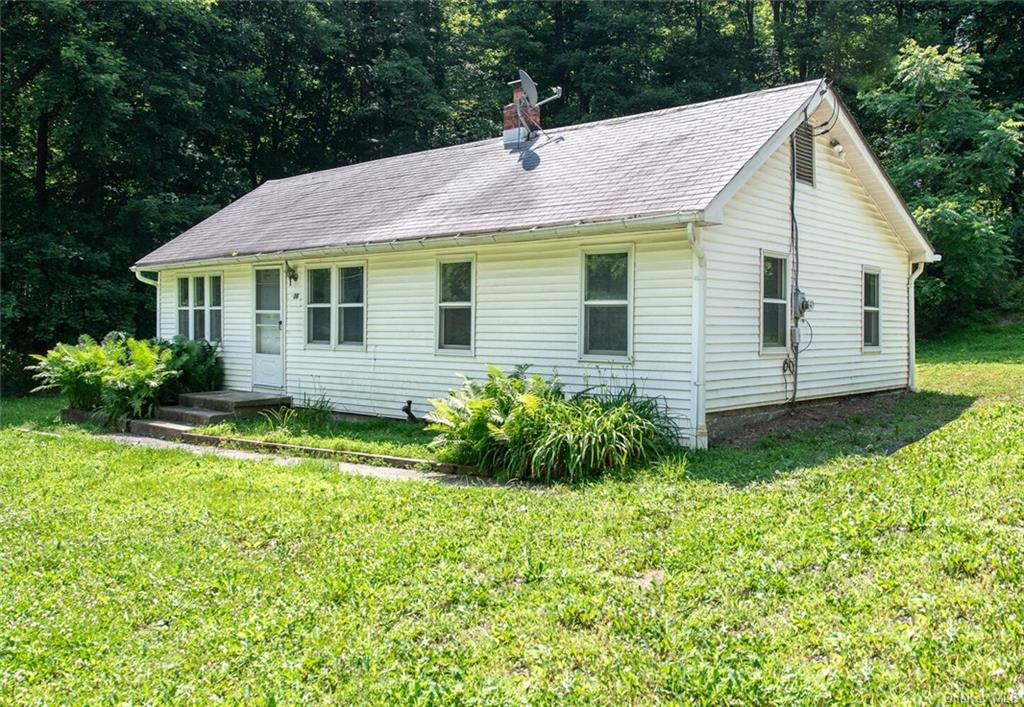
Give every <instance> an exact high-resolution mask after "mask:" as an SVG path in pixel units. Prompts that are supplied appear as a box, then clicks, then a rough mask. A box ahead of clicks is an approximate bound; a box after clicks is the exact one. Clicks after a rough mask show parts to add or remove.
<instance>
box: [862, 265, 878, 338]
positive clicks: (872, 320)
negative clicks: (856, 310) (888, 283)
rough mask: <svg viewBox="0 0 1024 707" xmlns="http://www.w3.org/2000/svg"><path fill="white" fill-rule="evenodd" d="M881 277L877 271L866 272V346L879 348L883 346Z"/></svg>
mask: <svg viewBox="0 0 1024 707" xmlns="http://www.w3.org/2000/svg"><path fill="white" fill-rule="evenodd" d="M880 280H881V278H880V276H879V273H878V271H877V270H864V297H863V310H864V320H863V321H864V324H863V328H864V346H865V348H873V347H878V346H879V345H880V344H881V339H882V331H881V326H882V323H881V317H880V315H881V311H880V298H879V295H880V294H881V293H880Z"/></svg>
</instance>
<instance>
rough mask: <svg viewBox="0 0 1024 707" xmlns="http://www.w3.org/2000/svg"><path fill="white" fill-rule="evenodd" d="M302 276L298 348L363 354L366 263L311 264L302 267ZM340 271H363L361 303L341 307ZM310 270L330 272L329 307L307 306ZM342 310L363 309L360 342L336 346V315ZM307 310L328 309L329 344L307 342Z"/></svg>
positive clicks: (345, 261) (366, 285) (321, 305)
mask: <svg viewBox="0 0 1024 707" xmlns="http://www.w3.org/2000/svg"><path fill="white" fill-rule="evenodd" d="M302 267H303V270H304V274H305V280H304V283H305V284H304V285H303V293H302V301H303V305H302V306H303V310H304V311H303V313H302V314H303V316H302V341H303V345H302V347H303V348H304V349H315V350H319V351H365V350H366V335H367V327H368V317H367V312H368V311H369V307H368V305H367V301H366V297H367V292H368V289H369V279H370V268H369V265H368V263H367V261H366V260H343V261H340V262H339V261H336V260H332V261H330V262H313V263H307V264H305V265H303V266H302ZM342 268H362V269H363V302H362V304H359V305H342V304H341V293H340V292H339V290H338V288H339V287H340V286H341V270H342ZM310 270H330V272H331V301H330V303H321V304H310V303H309V271H310ZM342 306H353V307H356V306H358V307H362V308H363V340H362V341H361V342H352V343H346V344H342V343H338V339H339V338H340V336H341V328H340V326H339V324H338V313H339V310H340V309H341V307H342ZM310 307H322V308H325V309H326V308H330V311H331V340H330V341H329V342H311V341H310V340H309V308H310Z"/></svg>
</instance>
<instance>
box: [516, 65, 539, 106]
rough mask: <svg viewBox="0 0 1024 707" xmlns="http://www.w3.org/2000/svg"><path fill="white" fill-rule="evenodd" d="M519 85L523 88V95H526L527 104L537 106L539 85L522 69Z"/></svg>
mask: <svg viewBox="0 0 1024 707" xmlns="http://www.w3.org/2000/svg"><path fill="white" fill-rule="evenodd" d="M519 83H520V84H521V85H522V87H523V93H525V94H526V104H527V105H530V106H535V105H537V84H535V83H534V82H533V79H531V78H530V75H529V74H528V73H526V72H525V71H523V70H522V69H520V70H519Z"/></svg>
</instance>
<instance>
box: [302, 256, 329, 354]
mask: <svg viewBox="0 0 1024 707" xmlns="http://www.w3.org/2000/svg"><path fill="white" fill-rule="evenodd" d="M306 343H309V344H327V345H330V343H331V269H330V268H310V269H308V270H306Z"/></svg>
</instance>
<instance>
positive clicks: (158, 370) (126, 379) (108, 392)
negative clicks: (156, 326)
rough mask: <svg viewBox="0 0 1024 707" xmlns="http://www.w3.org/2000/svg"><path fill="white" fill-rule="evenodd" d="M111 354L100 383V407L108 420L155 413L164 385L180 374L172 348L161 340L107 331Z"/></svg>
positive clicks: (110, 421)
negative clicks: (174, 360)
mask: <svg viewBox="0 0 1024 707" xmlns="http://www.w3.org/2000/svg"><path fill="white" fill-rule="evenodd" d="M107 341H110V345H109V350H110V351H111V352H112V353H113V354H114V355H112V356H110V357H109V359H108V361H107V365H106V367H105V368H104V370H103V376H102V378H101V386H100V408H101V409H102V411H103V415H104V417H105V418H106V420H107V422H108V423H112V422H114V421H116V420H123V419H126V418H129V417H133V418H140V417H152V416H153V413H154V412H156V408H157V406H158V405H159V404H160V398H161V389H162V387H163V386H164V385H166V384H167V382H168V381H170V380H172V379H173V378H175V377H177V376H178V374H179V371H176V370H174V369H173V368H172V367H171V356H172V352H171V350H170V349H167V348H164V347H162V346H160V345H158V344H153V343H150V342H149V341H144V340H143V341H140V340H137V339H134V338H132V337H118V336H115V335H108V336H107V338H106V339H104V343H105V344H106V342H107Z"/></svg>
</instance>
